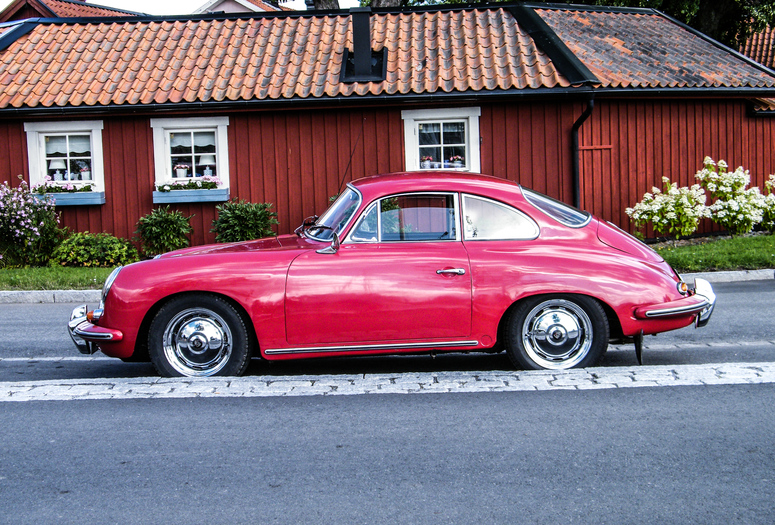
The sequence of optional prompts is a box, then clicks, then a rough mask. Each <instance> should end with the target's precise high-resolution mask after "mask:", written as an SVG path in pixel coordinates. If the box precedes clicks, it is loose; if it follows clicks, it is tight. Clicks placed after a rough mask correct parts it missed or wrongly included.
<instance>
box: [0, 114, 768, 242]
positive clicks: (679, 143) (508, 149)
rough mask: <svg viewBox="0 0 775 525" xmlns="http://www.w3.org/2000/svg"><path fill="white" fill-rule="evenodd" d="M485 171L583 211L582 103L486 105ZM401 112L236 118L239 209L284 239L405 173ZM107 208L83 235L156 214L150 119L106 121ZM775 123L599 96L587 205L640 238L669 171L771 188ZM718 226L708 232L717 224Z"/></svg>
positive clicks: (11, 136)
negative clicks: (384, 176) (274, 217)
mask: <svg viewBox="0 0 775 525" xmlns="http://www.w3.org/2000/svg"><path fill="white" fill-rule="evenodd" d="M480 107H481V117H480V137H481V166H482V171H483V172H484V173H490V174H493V175H496V176H499V177H503V178H507V179H510V180H514V181H516V182H519V183H521V184H524V185H525V186H528V187H531V188H534V189H536V190H538V191H541V192H544V193H547V194H548V195H551V196H552V197H555V198H559V199H561V200H563V201H565V202H571V200H572V186H571V184H572V183H571V180H572V176H571V169H572V154H571V151H570V147H571V146H570V145H571V135H570V133H571V127H572V125H573V123H574V122H575V120H576V119H577V118H578V117H579V116H580V115H581V114H582V112H583V111H584V108H585V105H584V104H582V103H571V102H567V103H562V104H557V103H550V102H535V101H534V102H515V103H499V104H483V105H481V106H480ZM401 109H404V108H384V109H380V108H369V109H342V110H327V111H310V110H303V111H291V110H288V111H282V112H274V111H273V112H250V113H248V112H245V113H236V114H230V115H229V127H228V138H229V166H230V175H231V176H230V178H231V196H232V198H237V199H245V200H247V201H250V202H271V203H273V205H274V206H273V209H274V211H276V212H277V214H278V220H279V221H280V226H279V227H278V228H277V230H278V232H279V233H288V232H290V231H292V230H293V229H294V228H295V227H296V226H297V225H299V224H300V223H301V221H302V219H303V218H304V217H306V216H309V215H313V214H316V213H317V214H320V213H322V212H323V211H324V210H325V209H326V208H327V207H328V204H329V197H331V196H332V195H335V194H336V193H338V191H339V188H340V184H341V183H342V181H345V182H346V181H349V180H352V179H353V178H359V177H363V176H368V175H373V174H376V173H386V172H391V171H400V170H403V169H404V139H403V121H402V120H401ZM103 122H104V130H103V149H104V161H105V186H106V200H107V204H105V205H103V206H79V207H62V208H61V212H62V223H63V225H65V226H68V227H70V228H71V229H73V230H76V231H86V230H88V231H91V232H102V231H105V232H109V233H113V234H114V235H117V236H120V237H124V238H131V237H133V235H134V231H135V228H136V224H137V221H138V219H139V218H140V217H141V216H143V215H145V214H146V213H149V212H150V211H151V210H152V209H153V207H154V205H153V202H152V193H151V192H152V190H153V182H154V175H153V173H154V165H153V142H152V131H151V127H150V117H149V116H132V117H105V118H103ZM773 126H775V119H768V118H750V117H748V116H747V115H746V107H745V103H744V102H742V101H700V102H690V101H689V102H684V101H681V102H676V101H626V100H625V101H615V100H613V101H612V100H601V99H598V100H597V101H596V104H595V110H594V112H593V113H592V116H591V117H590V118H589V120H587V121H586V122H585V123H584V125H583V126H582V127H581V132H580V146H581V148H582V149H581V184H582V207H584V208H586V209H588V210H590V211H592V212H593V213H595V214H597V215H600V216H601V217H602V218H604V219H606V220H610V221H612V222H614V223H615V224H617V225H620V226H622V227H624V228H625V229H630V230H631V225H630V220H629V218H628V217H627V216H626V215H625V213H624V209H625V208H626V207H628V206H632V205H633V204H635V203H636V202H637V201H638V200H640V198H641V197H642V195H643V193H645V192H646V191H649V190H650V189H651V187H652V186H654V185H661V182H660V178H661V176H662V175H663V174H665V175H667V176H668V177H670V178H671V180H673V181H676V182H678V183H679V184H680V185H691V184H693V183H694V179H693V177H694V173H695V172H696V171H697V169H698V168H699V167H700V166H699V165H700V162H701V161H702V159H703V157H704V156H705V155H710V156H712V157H713V158H714V159H716V160H719V159H722V158H723V159H724V160H726V161H727V162H728V163H729V164H730V166H737V165H740V164H742V165H744V166H745V167H746V168H748V169H750V170H751V174H752V178H753V184H754V185H758V186H759V187H763V184H764V181H765V180H766V178H767V176H768V175H769V173H771V172H775V151H773V145H772V141H773V138H775V137H774V135H775V130H774V129H773ZM28 169H29V168H28V162H27V145H26V136H25V134H24V128H23V123H22V122H18V121H11V120H7V121H0V181H2V180H10V181H11V182H12V184H14V185H16V184H18V180H17V179H16V175H17V174H19V173H21V174H24V175H25V177H27V180H29V178H28V175H29V174H28ZM171 207H172V208H174V209H179V210H181V211H182V212H183V213H185V214H186V215H193V216H194V217H193V218H192V219H191V224H192V226H193V227H194V233H193V236H192V242H193V243H194V244H202V243H205V242H212V241H214V236H213V234H211V233H210V228H211V227H212V221H213V219H214V218H215V204H213V203H201V204H200V203H192V204H183V205H171ZM705 227H706V228H707V227H708V226H707V225H706V226H705Z"/></svg>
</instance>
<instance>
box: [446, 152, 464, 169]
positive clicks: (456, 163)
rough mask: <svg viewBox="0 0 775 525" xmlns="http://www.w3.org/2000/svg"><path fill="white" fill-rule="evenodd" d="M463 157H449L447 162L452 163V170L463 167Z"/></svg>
mask: <svg viewBox="0 0 775 525" xmlns="http://www.w3.org/2000/svg"><path fill="white" fill-rule="evenodd" d="M463 160H464V159H463V157H462V156H461V155H453V156H452V157H450V159H449V161H450V162H451V163H452V167H453V168H462V167H463Z"/></svg>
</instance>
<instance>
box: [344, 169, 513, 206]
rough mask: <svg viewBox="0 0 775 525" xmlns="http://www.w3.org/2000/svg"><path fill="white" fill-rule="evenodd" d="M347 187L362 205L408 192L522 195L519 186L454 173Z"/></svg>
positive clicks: (395, 176) (375, 179)
mask: <svg viewBox="0 0 775 525" xmlns="http://www.w3.org/2000/svg"><path fill="white" fill-rule="evenodd" d="M351 184H352V186H354V187H355V188H356V189H357V190H358V191H359V192H361V194H362V195H363V197H364V199H365V200H366V201H371V200H373V199H375V198H378V197H381V196H384V195H392V194H395V193H407V192H412V191H460V192H469V193H476V194H481V195H489V196H492V197H495V198H497V197H499V196H500V197H501V198H506V197H507V196H511V197H513V196H515V195H520V194H521V193H522V192H521V191H520V187H519V185H518V184H517V183H515V182H513V181H510V180H506V179H501V178H498V177H493V176H490V175H483V174H481V173H461V172H457V171H402V172H396V173H387V174H383V175H373V176H371V177H365V178H362V179H358V180H355V181H353V182H352V183H351Z"/></svg>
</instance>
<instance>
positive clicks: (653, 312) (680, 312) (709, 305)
mask: <svg viewBox="0 0 775 525" xmlns="http://www.w3.org/2000/svg"><path fill="white" fill-rule="evenodd" d="M694 291H695V293H694V295H692V296H689V297H684V298H682V299H678V300H677V301H670V302H668V303H661V304H655V305H648V306H641V307H639V308H637V309H636V310H635V317H637V318H639V319H656V318H660V317H683V316H687V315H697V318H696V325H697V327H702V326H705V325H706V324H708V321H709V320H710V316H711V314H712V313H713V308H714V307H715V306H716V294H715V293H713V287H712V286H711V285H710V283H709V282H708V281H706V280H705V279H696V280H695V283H694Z"/></svg>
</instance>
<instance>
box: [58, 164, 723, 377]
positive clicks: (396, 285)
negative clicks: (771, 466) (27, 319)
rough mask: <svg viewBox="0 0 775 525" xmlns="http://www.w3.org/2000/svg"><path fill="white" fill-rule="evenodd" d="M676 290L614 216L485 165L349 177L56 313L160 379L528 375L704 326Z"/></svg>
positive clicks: (683, 289) (92, 342) (703, 291)
mask: <svg viewBox="0 0 775 525" xmlns="http://www.w3.org/2000/svg"><path fill="white" fill-rule="evenodd" d="M715 301H716V298H715V295H714V294H713V291H712V289H711V286H710V285H709V284H708V283H707V282H706V281H703V280H700V279H697V280H696V282H695V283H693V285H687V284H686V283H684V282H683V281H682V280H681V278H680V277H679V276H678V275H677V274H676V273H675V271H673V269H672V268H671V267H670V266H669V265H668V264H667V263H666V262H665V261H664V260H663V259H662V258H661V257H660V256H659V255H658V254H657V253H656V252H654V251H653V250H651V249H650V248H648V247H647V246H646V245H644V244H642V243H641V242H639V241H638V240H636V239H634V238H633V237H631V236H629V235H627V234H626V233H624V232H623V231H621V230H619V229H618V228H616V227H615V226H613V225H611V224H609V223H607V222H604V221H601V220H599V219H596V218H594V217H592V216H590V215H589V214H588V213H585V212H582V211H579V210H576V209H574V208H571V207H569V206H567V205H565V204H563V203H561V202H558V201H555V200H553V199H551V198H549V197H546V196H545V195H542V194H540V193H536V192H534V191H532V190H529V189H527V188H523V187H521V186H519V185H517V184H514V183H512V182H509V181H506V180H503V179H497V178H493V177H488V176H485V175H473V174H459V173H445V172H424V173H396V174H390V175H380V176H374V177H368V178H364V179H360V180H357V181H355V182H353V183H351V184H349V185H348V186H347V189H346V190H345V191H343V192H342V194H341V195H340V196H339V198H338V199H337V200H336V202H335V203H334V204H333V205H332V206H331V208H329V209H328V211H326V213H325V214H323V216H322V217H320V218H317V217H314V218H311V219H309V220H306V221H305V222H304V224H303V225H302V226H300V227H299V228H298V229H297V230H296V233H295V234H291V235H282V236H279V237H276V238H267V239H259V240H255V241H250V242H241V243H234V244H219V245H209V246H199V247H195V248H188V249H184V250H179V251H175V252H170V253H167V254H164V255H161V256H159V257H157V258H156V259H154V260H149V261H142V262H138V263H135V264H130V265H128V266H125V267H123V268H117V269H116V270H115V271H114V272H113V273H112V274H111V276H110V277H109V278H108V280H107V281H106V283H105V287H104V289H103V292H102V301H101V304H100V306H99V308H98V309H95V310H93V311H90V312H87V307H86V306H80V307H78V308H76V309H75V310H74V311H73V315H72V318H71V321H70V323H69V328H70V333H71V335H72V336H73V340H74V341H75V343H76V346H77V347H78V348H79V350H81V352H83V353H93V352H95V351H96V350H97V349H99V350H101V351H102V352H103V353H104V354H106V355H108V356H113V357H118V358H121V359H125V360H148V359H150V360H151V361H152V362H153V364H154V365H155V367H156V369H157V370H158V372H159V373H160V374H162V375H164V376H212V375H240V374H242V373H243V372H244V371H245V369H246V367H247V365H248V362H249V361H250V359H251V358H253V357H261V358H264V359H299V358H308V357H318V356H334V355H335V356H353V355H372V354H387V353H392V354H396V353H417V352H447V351H449V352H452V351H466V352H471V351H483V352H498V351H502V350H505V351H506V352H507V354H508V356H509V357H510V358H511V360H512V362H513V363H514V365H516V366H518V367H523V368H528V369H542V368H546V369H566V368H573V367H587V366H592V365H594V364H595V363H597V362H598V360H599V359H600V358H601V356H602V355H603V353H604V352H605V351H606V348H607V347H608V344H609V342H611V343H623V342H633V343H635V348H636V351H637V352H638V358H639V359H640V344H641V342H642V339H643V335H644V334H656V333H659V332H664V331H667V330H674V329H676V328H681V327H684V326H687V325H689V324H691V323H696V324H697V326H703V325H704V324H705V323H707V321H708V319H709V318H710V315H711V312H712V310H713V306H714V304H715Z"/></svg>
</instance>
